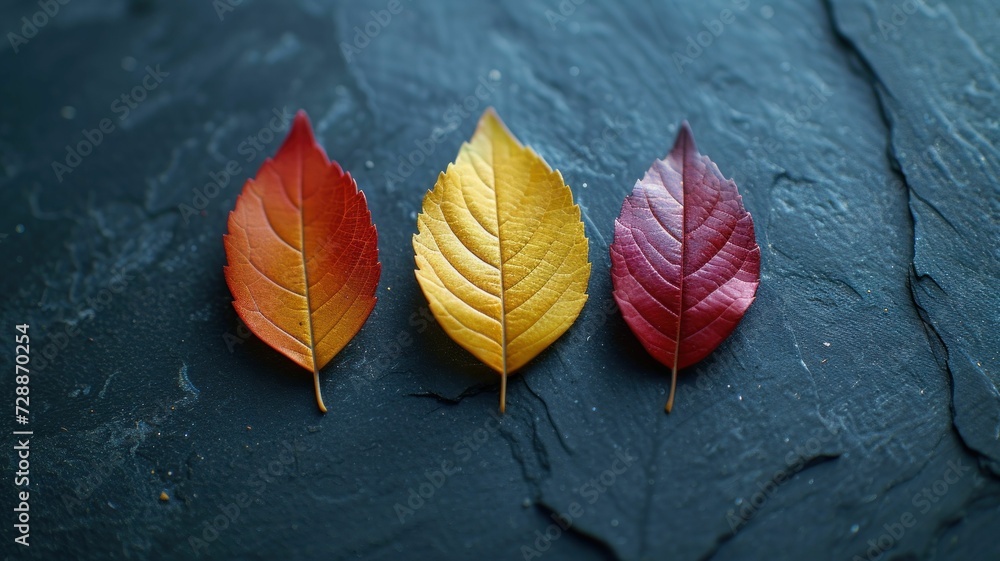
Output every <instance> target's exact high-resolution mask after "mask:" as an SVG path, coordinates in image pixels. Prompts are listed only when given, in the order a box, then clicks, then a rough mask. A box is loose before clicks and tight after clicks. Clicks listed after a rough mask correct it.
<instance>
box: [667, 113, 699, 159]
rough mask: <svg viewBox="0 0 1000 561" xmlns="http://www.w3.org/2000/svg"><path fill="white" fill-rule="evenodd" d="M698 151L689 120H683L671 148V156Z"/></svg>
mask: <svg viewBox="0 0 1000 561" xmlns="http://www.w3.org/2000/svg"><path fill="white" fill-rule="evenodd" d="M689 151H690V152H694V153H697V152H698V148H697V146H695V143H694V133H693V132H691V125H690V124H688V122H687V121H686V120H685V121H681V127H680V129H678V130H677V140H675V141H674V147H673V148H672V149H671V150H670V155H671V156H683V155H684V153H685V152H689Z"/></svg>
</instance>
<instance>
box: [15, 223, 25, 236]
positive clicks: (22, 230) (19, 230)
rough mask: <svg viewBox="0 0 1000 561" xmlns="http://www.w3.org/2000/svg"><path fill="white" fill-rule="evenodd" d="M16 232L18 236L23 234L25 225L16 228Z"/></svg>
mask: <svg viewBox="0 0 1000 561" xmlns="http://www.w3.org/2000/svg"><path fill="white" fill-rule="evenodd" d="M14 231H15V232H17V233H18V234H23V233H24V224H18V225H17V226H14Z"/></svg>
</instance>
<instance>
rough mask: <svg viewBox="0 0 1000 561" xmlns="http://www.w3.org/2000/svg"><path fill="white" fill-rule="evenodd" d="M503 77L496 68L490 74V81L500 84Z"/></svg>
mask: <svg viewBox="0 0 1000 561" xmlns="http://www.w3.org/2000/svg"><path fill="white" fill-rule="evenodd" d="M501 77H502V75H501V74H500V71H499V70H497V69H496V68H494V69H493V70H490V74H489V78H490V80H493V81H494V82H499V81H500V78H501Z"/></svg>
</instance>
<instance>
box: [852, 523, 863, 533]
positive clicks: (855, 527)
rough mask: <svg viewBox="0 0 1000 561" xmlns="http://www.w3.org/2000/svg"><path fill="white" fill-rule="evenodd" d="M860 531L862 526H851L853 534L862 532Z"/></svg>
mask: <svg viewBox="0 0 1000 561" xmlns="http://www.w3.org/2000/svg"><path fill="white" fill-rule="evenodd" d="M860 529H861V526H858V525H857V524H855V525H853V526H851V533H852V534H857V533H858V530H860Z"/></svg>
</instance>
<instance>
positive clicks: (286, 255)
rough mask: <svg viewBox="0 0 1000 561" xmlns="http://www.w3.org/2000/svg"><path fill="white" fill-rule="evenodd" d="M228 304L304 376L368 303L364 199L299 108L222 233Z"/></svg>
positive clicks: (372, 241) (372, 254)
mask: <svg viewBox="0 0 1000 561" xmlns="http://www.w3.org/2000/svg"><path fill="white" fill-rule="evenodd" d="M223 240H224V242H225V246H226V258H227V261H228V265H227V266H226V267H225V268H224V270H225V274H226V283H227V284H229V290H230V291H231V292H232V293H233V297H234V298H235V301H234V302H233V306H234V307H235V308H236V313H237V314H239V316H240V318H241V319H242V320H243V322H244V323H246V324H247V327H249V328H250V330H251V331H253V333H254V334H255V335H257V337H259V338H260V339H261V340H263V341H264V342H265V343H267V344H268V345H271V347H273V348H274V349H276V350H278V351H279V352H281V353H282V354H284V355H285V356H287V357H288V358H290V359H292V360H294V361H295V362H296V363H297V364H299V365H300V366H302V367H303V368H305V369H307V370H309V371H310V372H312V373H313V384H314V386H315V390H316V401H317V403H318V404H319V408H320V410H321V411H323V412H324V413H325V412H326V406H325V405H324V404H323V397H322V396H321V395H320V391H319V370H320V369H321V368H323V366H325V365H326V364H327V363H328V362H330V360H331V359H332V358H333V357H334V356H335V355H336V354H337V353H338V352H340V350H341V349H342V348H344V346H345V345H347V343H348V342H349V341H350V340H351V339H352V338H353V337H354V335H355V334H357V332H358V331H359V330H360V329H361V326H362V325H364V323H365V320H366V319H368V315H369V314H370V313H371V311H372V308H374V307H375V289H376V288H377V286H378V279H379V275H380V273H381V270H382V266H381V264H380V263H379V262H378V245H377V242H378V234H377V232H376V231H375V226H374V225H373V224H372V219H371V213H370V212H369V211H368V204H367V202H366V201H365V195H364V193H361V192H360V191H358V186H357V183H355V182H354V179H353V178H352V177H351V175H350V174H349V173H346V172H344V170H342V169H341V168H340V166H339V165H338V164H337V163H336V162H331V161H330V160H329V159H327V157H326V153H325V152H323V149H322V148H320V146H319V145H318V144H317V143H316V139H315V137H313V133H312V127H310V125H309V118H308V117H307V116H306V114H305V112H303V111H299V112H298V114H297V115H296V116H295V123H294V124H293V125H292V130H291V132H289V133H288V138H287V139H286V140H285V143H284V144H283V145H282V146H281V148H280V149H279V150H278V153H277V155H275V157H274V159H273V160H272V159H268V160H267V161H265V162H264V165H262V166H261V168H260V170H259V171H258V172H257V177H256V178H254V179H248V180H247V182H246V185H244V187H243V193H242V194H240V196H239V198H238V199H236V208H235V210H233V211H232V212H231V213H230V214H229V234H227V235H226V236H223Z"/></svg>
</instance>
